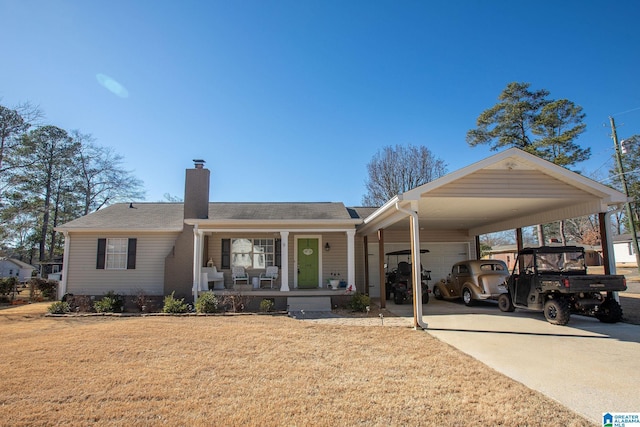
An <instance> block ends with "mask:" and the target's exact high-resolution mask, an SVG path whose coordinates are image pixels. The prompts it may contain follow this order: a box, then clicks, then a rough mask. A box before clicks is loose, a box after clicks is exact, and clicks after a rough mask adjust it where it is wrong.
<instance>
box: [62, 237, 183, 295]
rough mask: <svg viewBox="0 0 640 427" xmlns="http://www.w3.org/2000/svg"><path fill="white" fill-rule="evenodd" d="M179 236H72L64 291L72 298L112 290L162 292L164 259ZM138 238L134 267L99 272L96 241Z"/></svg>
mask: <svg viewBox="0 0 640 427" xmlns="http://www.w3.org/2000/svg"><path fill="white" fill-rule="evenodd" d="M177 236H178V233H137V234H136V233H132V234H120V233H118V234H113V235H104V234H73V233H71V245H70V247H69V258H68V259H69V265H68V273H67V292H69V293H72V294H75V295H102V294H104V293H106V292H108V291H115V292H117V293H119V294H123V295H131V294H135V293H136V292H137V291H138V290H142V291H144V292H145V293H146V294H147V295H162V294H163V292H164V260H165V257H166V256H167V254H169V253H170V252H171V250H172V248H173V245H174V242H175V239H176V237H177ZM100 238H126V239H132V238H135V239H137V240H138V241H137V249H136V268H135V269H132V270H107V269H105V270H98V269H96V256H97V248H98V239H100Z"/></svg>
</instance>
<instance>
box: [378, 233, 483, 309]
mask: <svg viewBox="0 0 640 427" xmlns="http://www.w3.org/2000/svg"><path fill="white" fill-rule="evenodd" d="M384 249H385V253H387V252H393V251H400V250H405V249H409V245H408V244H406V243H388V244H385V245H384ZM420 249H428V250H429V252H427V253H425V254H420V260H421V262H422V267H423V268H424V269H425V270H431V281H430V282H429V285H432V284H433V283H435V282H437V281H439V280H440V279H444V278H445V277H447V274H449V273H450V272H451V266H452V265H453V264H455V263H456V262H458V261H463V260H465V259H469V258H471V255H470V245H469V243H468V242H457V243H422V244H421V245H420ZM368 256H369V295H370V296H371V297H372V298H379V297H380V283H379V280H378V268H379V264H378V244H377V243H370V244H369V250H368ZM400 261H407V262H409V263H410V262H411V256H404V255H400V256H397V257H396V256H390V257H388V261H387V257H386V256H385V257H384V262H385V263H387V262H388V264H389V268H391V269H393V268H395V267H396V265H397V263H398V262H400ZM429 287H431V286H429Z"/></svg>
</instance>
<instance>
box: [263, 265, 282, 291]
mask: <svg viewBox="0 0 640 427" xmlns="http://www.w3.org/2000/svg"><path fill="white" fill-rule="evenodd" d="M277 279H278V267H276V266H271V267H267V270H266V271H265V272H264V273H260V287H262V282H269V287H270V288H271V289H273V282H274V281H276V280H277Z"/></svg>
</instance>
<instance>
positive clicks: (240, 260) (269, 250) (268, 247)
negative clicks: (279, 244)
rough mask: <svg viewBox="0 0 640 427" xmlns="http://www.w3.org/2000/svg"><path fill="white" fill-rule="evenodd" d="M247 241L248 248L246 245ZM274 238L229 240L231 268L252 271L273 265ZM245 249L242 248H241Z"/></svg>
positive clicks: (274, 253)
mask: <svg viewBox="0 0 640 427" xmlns="http://www.w3.org/2000/svg"><path fill="white" fill-rule="evenodd" d="M244 241H247V242H249V243H250V247H247V246H248V245H246V242H244ZM275 242H276V239H274V238H260V237H258V238H249V237H238V238H233V239H231V267H244V268H248V269H252V270H264V269H266V268H267V267H270V266H273V265H275V258H276V252H275ZM243 245H244V246H245V247H242V246H243Z"/></svg>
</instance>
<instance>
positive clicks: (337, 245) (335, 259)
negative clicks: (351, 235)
mask: <svg viewBox="0 0 640 427" xmlns="http://www.w3.org/2000/svg"><path fill="white" fill-rule="evenodd" d="M327 243H329V245H330V246H331V249H330V250H329V251H325V250H324V245H325V244H327ZM319 249H320V251H322V266H321V267H322V287H326V286H327V280H329V279H331V278H332V277H334V278H336V279H339V280H344V281H345V282H346V281H347V234H346V233H325V234H323V235H322V241H321V247H320V248H319ZM331 273H333V276H332V274H331Z"/></svg>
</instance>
